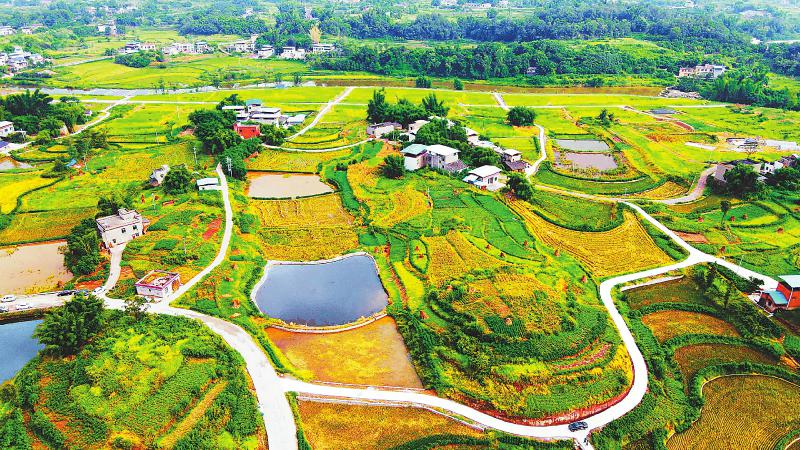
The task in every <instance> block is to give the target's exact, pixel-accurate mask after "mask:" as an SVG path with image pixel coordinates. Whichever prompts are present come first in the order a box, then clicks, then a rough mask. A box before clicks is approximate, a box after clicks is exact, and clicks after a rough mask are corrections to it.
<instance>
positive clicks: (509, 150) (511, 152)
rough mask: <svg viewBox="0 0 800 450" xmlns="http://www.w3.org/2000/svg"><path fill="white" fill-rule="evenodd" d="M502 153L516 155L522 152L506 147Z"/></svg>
mask: <svg viewBox="0 0 800 450" xmlns="http://www.w3.org/2000/svg"><path fill="white" fill-rule="evenodd" d="M503 154H504V155H508V156H517V155H521V154H522V153H520V151H519V150H514V149H513V148H507V149H505V150H503Z"/></svg>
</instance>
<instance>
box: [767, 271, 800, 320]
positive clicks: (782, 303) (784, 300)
mask: <svg viewBox="0 0 800 450" xmlns="http://www.w3.org/2000/svg"><path fill="white" fill-rule="evenodd" d="M778 278H780V279H781V281H780V282H779V283H778V288H777V289H775V290H770V291H763V292H762V293H761V297H760V298H759V300H758V303H759V304H760V305H761V306H763V307H764V308H765V309H766V310H767V311H769V312H775V310H778V309H795V308H797V307H800V275H784V276H782V277H778Z"/></svg>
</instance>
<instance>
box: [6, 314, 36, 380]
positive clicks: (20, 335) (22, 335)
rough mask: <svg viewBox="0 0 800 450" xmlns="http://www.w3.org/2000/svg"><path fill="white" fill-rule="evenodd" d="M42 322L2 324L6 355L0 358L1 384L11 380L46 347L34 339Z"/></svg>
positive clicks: (30, 321)
mask: <svg viewBox="0 0 800 450" xmlns="http://www.w3.org/2000/svg"><path fill="white" fill-rule="evenodd" d="M41 322H42V321H41V320H28V321H25V322H8V323H2V324H0V343H2V344H3V349H4V350H5V354H4V355H3V357H2V358H0V383H2V382H4V381H6V380H10V379H11V378H13V377H14V375H16V374H17V372H19V370H20V369H22V367H23V366H24V365H25V364H27V362H28V361H30V360H31V359H32V358H33V357H34V356H36V353H38V352H39V350H41V349H42V348H44V346H43V345H42V344H40V343H39V341H38V340H36V338H34V337H33V330H34V329H35V328H36V325H39V324H40V323H41Z"/></svg>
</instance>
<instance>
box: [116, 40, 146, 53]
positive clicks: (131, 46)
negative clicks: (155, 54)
mask: <svg viewBox="0 0 800 450" xmlns="http://www.w3.org/2000/svg"><path fill="white" fill-rule="evenodd" d="M141 47H142V45H141V44H140V43H138V42H128V43H127V44H125V46H124V47H122V48H121V49H119V53H122V54H127V53H136V52H138V51H139V50H141V49H142V48H141Z"/></svg>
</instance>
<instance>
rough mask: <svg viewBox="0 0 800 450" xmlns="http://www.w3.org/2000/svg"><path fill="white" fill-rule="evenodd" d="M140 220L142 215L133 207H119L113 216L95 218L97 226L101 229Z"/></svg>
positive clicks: (117, 226)
mask: <svg viewBox="0 0 800 450" xmlns="http://www.w3.org/2000/svg"><path fill="white" fill-rule="evenodd" d="M140 220H142V216H141V215H140V214H139V213H138V212H136V210H135V209H124V208H120V210H119V211H118V212H117V214H114V215H113V216H106V217H100V218H98V219H97V220H96V222H97V226H99V227H100V228H102V229H103V230H110V229H112V228H119V227H124V226H126V225H131V224H134V223H137V222H139V221H140Z"/></svg>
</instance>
